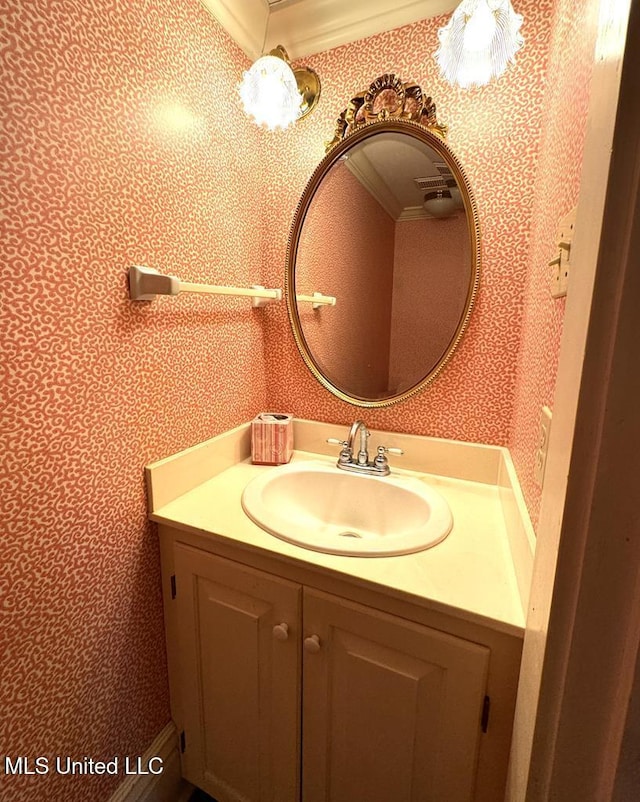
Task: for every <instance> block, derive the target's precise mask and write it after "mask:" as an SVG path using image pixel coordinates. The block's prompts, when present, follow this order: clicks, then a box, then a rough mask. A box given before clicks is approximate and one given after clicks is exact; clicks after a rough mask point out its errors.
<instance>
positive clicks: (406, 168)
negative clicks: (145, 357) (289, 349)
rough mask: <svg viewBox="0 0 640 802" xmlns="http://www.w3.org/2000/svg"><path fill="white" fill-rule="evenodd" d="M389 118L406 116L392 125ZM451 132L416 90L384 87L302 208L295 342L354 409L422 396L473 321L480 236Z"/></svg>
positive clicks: (292, 279) (293, 271) (290, 296)
mask: <svg viewBox="0 0 640 802" xmlns="http://www.w3.org/2000/svg"><path fill="white" fill-rule="evenodd" d="M390 92H391V93H393V97H392V98H391V99H390V101H393V102H391V103H390V101H389V98H388V97H387V96H388V95H389V93H390ZM381 97H383V98H384V100H385V107H384V110H383V112H381V113H380V115H379V121H376V119H375V118H374V119H373V120H372V119H371V116H372V115H375V113H376V112H375V109H376V101H379V100H380V98H381ZM394 99H397V102H395V100H394ZM408 102H411V104H412V111H411V114H412V115H414V116H413V117H412V118H411V119H406V113H407V111H406V110H407V104H408ZM389 103H390V105H389ZM390 107H391V108H392V109H395V108H397V109H398V111H397V114H400V115H405V116H403V117H402V118H394V119H390V118H389V108H390ZM367 115H368V116H367ZM425 120H426V123H425ZM445 130H446V129H445V128H444V127H443V126H441V125H440V124H439V123H438V121H437V119H436V118H435V105H434V104H433V103H432V102H431V98H424V97H423V96H422V92H421V90H420V88H419V87H418V86H417V85H415V84H412V83H410V84H402V83H401V82H400V81H399V79H397V78H396V77H395V76H383V77H382V78H380V79H378V80H377V81H376V82H374V83H373V84H372V85H371V87H370V90H369V93H368V94H362V95H359V96H357V97H356V98H354V99H353V100H352V101H351V103H350V104H349V106H348V107H347V109H346V110H345V112H344V113H343V114H342V115H341V117H340V118H339V120H338V128H337V133H336V138H335V139H334V141H333V142H332V143H331V145H330V150H329V153H328V154H327V156H326V157H325V158H324V159H323V161H322V162H321V163H320V165H319V166H318V168H316V170H315V172H314V174H313V176H312V177H311V179H310V181H309V183H308V184H307V187H306V189H305V191H304V193H303V196H302V199H301V201H300V205H299V207H298V211H297V213H296V217H295V219H294V223H293V226H292V233H291V236H290V238H289V248H288V252H287V275H286V285H287V304H288V309H289V314H290V317H291V323H292V327H293V332H294V335H295V338H296V342H297V344H298V346H299V348H300V351H301V354H302V356H303V358H304V360H305V362H306V363H307V365H308V366H309V368H310V369H311V371H312V372H313V373H314V375H315V376H316V377H317V378H318V379H319V381H321V382H322V384H324V385H325V386H326V387H327V388H328V389H329V390H331V391H332V392H333V393H334V394H336V395H337V396H338V397H340V398H343V399H344V400H346V401H350V402H351V403H354V404H358V405H361V406H382V405H385V404H388V403H393V402H395V401H398V400H401V399H403V398H406V397H408V396H409V395H411V394H412V393H413V392H417V391H418V390H419V389H421V388H422V387H423V386H424V385H425V384H427V383H428V382H429V381H432V380H433V379H434V378H435V376H437V375H438V373H439V372H440V370H442V368H443V366H444V364H445V363H446V362H447V360H448V359H449V358H450V356H451V354H452V353H453V351H454V349H455V347H456V346H457V344H458V342H459V341H460V338H461V336H462V334H463V332H464V329H465V327H466V324H467V322H468V318H469V315H470V311H471V307H472V304H473V300H474V298H475V294H476V291H477V286H478V275H479V241H480V234H479V227H478V218H477V214H476V211H475V203H474V200H473V197H472V194H471V188H470V186H469V183H468V181H467V179H466V176H465V175H464V171H463V168H462V166H461V165H460V163H459V161H458V159H457V158H456V157H455V155H454V154H453V152H452V151H451V149H450V148H449V147H448V145H446V144H445V142H444V141H443V138H442V137H443V135H444V131H445ZM314 298H316V299H318V298H324V299H325V300H324V301H323V302H318V303H314V302H313V299H314Z"/></svg>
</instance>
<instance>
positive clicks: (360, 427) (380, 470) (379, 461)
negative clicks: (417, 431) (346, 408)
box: [327, 420, 404, 476]
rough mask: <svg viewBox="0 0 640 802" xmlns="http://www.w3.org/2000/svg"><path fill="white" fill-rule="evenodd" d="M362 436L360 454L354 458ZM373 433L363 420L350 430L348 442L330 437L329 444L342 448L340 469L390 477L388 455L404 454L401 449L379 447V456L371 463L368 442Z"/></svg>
mask: <svg viewBox="0 0 640 802" xmlns="http://www.w3.org/2000/svg"><path fill="white" fill-rule="evenodd" d="M358 434H359V435H360V443H359V448H358V453H357V455H356V456H355V458H354V453H353V452H354V448H355V442H356V438H357V436H358ZM370 434H371V432H370V431H369V430H368V429H367V427H366V425H365V423H364V422H363V421H361V420H357V421H354V423H353V424H352V426H351V429H350V430H349V436H348V437H347V439H346V440H337V439H336V438H335V437H329V438H328V440H327V443H331V444H332V445H336V446H342V450H341V451H340V455H339V456H338V462H337V465H338V468H341V469H342V470H343V471H354V472H355V473H365V474H369V475H374V476H388V475H389V473H390V472H391V471H390V469H389V460H388V459H387V456H386V455H387V454H404V451H403V450H402V449H401V448H389V447H387V446H378V454H377V456H376V458H375V459H374V460H373V461H372V462H370V461H369V451H368V448H367V446H368V442H369V436H370Z"/></svg>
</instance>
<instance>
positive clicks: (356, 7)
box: [201, 0, 458, 60]
mask: <svg viewBox="0 0 640 802" xmlns="http://www.w3.org/2000/svg"><path fill="white" fill-rule="evenodd" d="M201 2H202V4H203V5H204V6H205V8H207V9H208V10H209V11H210V12H211V14H212V15H213V16H214V17H215V18H216V19H217V20H218V22H219V23H220V24H221V25H222V27H223V28H224V29H225V30H226V31H227V33H228V34H229V35H230V36H231V38H232V39H234V40H235V42H236V43H237V44H238V45H239V47H240V48H242V50H243V51H244V52H245V53H246V54H247V56H249V58H250V59H252V60H253V59H255V58H257V57H258V56H260V55H261V54H262V52H263V50H264V52H266V51H268V50H270V49H271V48H273V47H275V46H276V45H278V44H281V45H283V46H284V47H285V49H286V50H287V52H288V54H289V56H290V58H291V59H292V60H295V59H300V58H305V57H306V56H311V55H313V54H314V53H321V52H323V51H325V50H330V49H331V48H334V47H338V46H340V45H345V44H348V43H349V42H354V41H356V40H357V39H364V38H366V37H367V36H373V35H374V34H376V33H382V32H383V31H388V30H392V29H393V28H399V27H401V26H403V25H409V24H410V23H412V22H417V21H418V20H421V19H425V18H427V17H435V16H438V15H440V14H449V13H450V12H451V11H453V9H454V8H455V7H456V6H457V5H458V0H349V2H345V0H291V2H286V3H283V4H275V5H271V6H270V5H269V4H268V3H267V2H266V0H201ZM265 30H266V31H267V36H266V40H265ZM263 42H264V47H263ZM434 48H435V43H434Z"/></svg>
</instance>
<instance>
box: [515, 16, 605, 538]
mask: <svg viewBox="0 0 640 802" xmlns="http://www.w3.org/2000/svg"><path fill="white" fill-rule="evenodd" d="M589 5H592V4H591V3H590V2H589V0H559V2H558V5H557V8H556V13H555V17H554V25H553V40H552V46H551V56H550V60H549V79H548V86H549V89H548V92H547V96H546V102H545V111H544V121H545V122H544V127H543V132H544V133H543V140H542V149H541V155H540V165H539V168H538V173H537V176H536V183H535V186H534V188H533V194H534V208H533V222H532V236H531V240H530V244H529V252H528V255H527V284H526V288H525V298H524V303H525V306H524V320H523V327H522V335H521V344H520V353H519V362H518V370H517V374H516V375H517V380H516V395H515V405H514V413H513V420H512V423H511V432H510V438H509V448H510V450H511V454H512V456H513V459H514V463H515V465H516V468H517V470H518V477H519V479H520V483H521V485H522V489H523V492H524V495H525V499H526V501H527V506H528V508H529V514H530V515H531V518H532V520H533V523H534V525H535V524H537V521H538V514H539V511H540V496H541V489H540V488H539V487H538V485H537V484H536V483H535V481H534V478H533V476H534V467H535V454H536V450H537V448H538V437H539V434H538V433H539V421H540V411H541V408H542V406H543V405H545V404H546V405H548V406H549V407H550V408H551V409H552V410H553V399H554V391H555V385H556V374H557V370H558V355H559V345H560V338H561V335H562V321H563V318H564V310H565V299H564V298H562V299H558V300H554V299H553V298H551V296H550V293H549V274H550V268H549V266H548V263H549V261H550V260H551V259H553V258H555V257H556V256H557V253H558V251H557V248H556V246H555V241H556V237H557V228H558V223H559V221H560V220H561V219H562V218H563V217H564V216H565V214H566V213H567V212H569V211H570V210H571V209H572V208H573V207H574V206H575V205H576V203H577V200H578V192H579V190H580V172H581V168H582V156H583V150H584V141H585V135H586V120H587V112H588V107H589V87H590V81H591V72H592V65H593V53H594V48H595V42H594V41H591V40H590V39H589V38H587V37H586V36H585V33H584V32H585V29H586V30H594V29H595V26H585V25H584V24H583V23H582V20H583V19H584V16H585V14H587V13H589V11H588V6H589ZM574 269H579V267H577V268H574Z"/></svg>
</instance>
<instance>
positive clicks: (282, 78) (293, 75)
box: [238, 45, 320, 130]
mask: <svg viewBox="0 0 640 802" xmlns="http://www.w3.org/2000/svg"><path fill="white" fill-rule="evenodd" d="M238 92H239V93H240V98H241V99H242V104H243V106H244V110H245V112H246V113H247V114H248V115H249V116H250V117H253V119H254V120H255V122H256V124H257V125H265V126H266V127H267V128H269V129H270V130H273V129H274V128H288V127H289V126H290V125H291V124H292V123H294V122H295V121H296V120H300V119H302V118H303V117H306V116H307V114H309V112H311V111H312V110H313V109H314V108H315V107H316V105H317V104H318V99H319V98H320V78H319V77H318V75H317V73H316V72H314V70H312V69H310V68H309V67H301V68H300V69H296V70H294V69H292V68H291V65H290V63H289V56H288V55H287V51H286V50H285V49H284V47H282V45H278V46H277V47H275V48H274V49H273V50H271V51H270V52H269V53H268V55H266V56H261V57H260V58H259V59H258V60H257V61H254V62H253V64H252V65H251V67H250V68H249V69H248V70H247V71H246V72H245V74H244V76H243V79H242V83H241V84H240V86H239V87H238Z"/></svg>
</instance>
